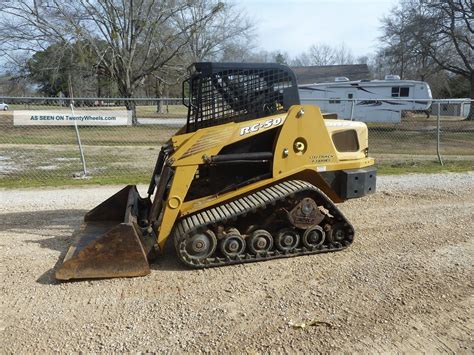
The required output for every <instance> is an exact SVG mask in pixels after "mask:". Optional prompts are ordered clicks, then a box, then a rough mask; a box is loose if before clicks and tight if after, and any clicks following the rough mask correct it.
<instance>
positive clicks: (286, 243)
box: [275, 228, 300, 252]
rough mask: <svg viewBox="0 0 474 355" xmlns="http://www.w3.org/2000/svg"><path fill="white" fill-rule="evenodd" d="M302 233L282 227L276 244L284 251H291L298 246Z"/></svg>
mask: <svg viewBox="0 0 474 355" xmlns="http://www.w3.org/2000/svg"><path fill="white" fill-rule="evenodd" d="M299 243H300V235H299V234H298V232H297V231H295V230H294V229H291V228H283V229H280V230H279V231H278V233H277V236H276V238H275V245H276V247H277V249H278V250H280V251H282V252H290V251H292V250H294V249H295V248H297V247H298V244H299Z"/></svg>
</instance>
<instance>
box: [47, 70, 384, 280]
mask: <svg viewBox="0 0 474 355" xmlns="http://www.w3.org/2000/svg"><path fill="white" fill-rule="evenodd" d="M183 97H186V99H183V100H184V104H185V105H186V106H187V107H188V118H187V123H186V125H185V126H184V127H183V128H182V129H180V130H179V131H178V132H177V133H176V134H175V135H174V136H172V137H171V139H170V140H169V141H168V142H167V143H166V144H165V145H164V146H163V147H162V148H161V151H160V154H159V156H158V159H157V162H156V165H155V168H154V171H153V174H152V178H151V182H150V185H149V188H148V197H145V198H142V197H140V196H139V194H138V191H137V188H136V187H135V186H134V185H129V186H127V187H125V188H124V189H122V190H121V191H119V192H117V193H116V194H115V195H113V196H112V197H110V198H109V199H108V200H106V201H104V202H103V203H101V204H100V205H99V206H97V207H95V208H94V209H92V210H91V211H90V212H88V213H87V214H86V216H85V218H84V222H85V223H84V224H83V226H82V227H81V230H80V232H79V236H78V239H77V241H76V242H75V243H74V245H73V246H71V248H70V249H69V251H68V253H67V255H66V257H65V259H64V263H63V264H62V265H61V266H60V267H59V269H58V270H57V271H56V278H57V279H59V280H70V279H88V278H109V277H133V276H143V275H146V274H148V273H149V272H150V268H149V261H151V260H152V259H153V258H154V257H155V256H156V255H157V254H159V253H160V252H161V251H162V250H163V248H164V245H165V243H166V241H167V240H168V239H169V238H170V237H171V238H173V240H174V245H175V248H176V254H177V257H178V258H179V260H180V261H182V262H183V263H184V264H186V265H188V266H190V267H194V268H205V267H214V266H221V265H230V264H237V263H246V262H254V261H261V260H269V259H274V258H282V257H292V256H299V255H308V254H317V253H322V252H329V251H338V250H342V249H344V248H346V247H348V246H349V245H350V244H351V243H352V241H353V239H354V229H353V227H352V226H351V224H350V222H349V221H348V220H347V219H346V218H345V217H344V215H343V214H342V213H341V211H340V210H339V209H338V208H337V207H336V205H335V203H339V202H343V201H344V200H346V199H349V198H356V197H361V196H364V195H366V194H370V193H373V192H375V181H376V170H375V168H374V160H373V159H372V158H369V157H368V137H367V135H368V131H367V127H366V125H365V124H363V123H360V122H351V121H344V120H334V119H325V118H324V116H323V115H322V114H321V112H320V110H319V108H318V107H316V106H310V105H301V104H300V100H299V95H298V86H297V83H296V78H295V75H294V74H293V72H292V71H291V70H290V69H289V68H288V67H286V66H283V65H279V64H268V63H265V64H253V63H244V64H242V63H195V64H193V65H192V66H191V67H190V77H189V78H188V79H187V80H185V82H184V83H183Z"/></svg>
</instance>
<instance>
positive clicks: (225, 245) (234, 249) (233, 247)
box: [219, 233, 245, 258]
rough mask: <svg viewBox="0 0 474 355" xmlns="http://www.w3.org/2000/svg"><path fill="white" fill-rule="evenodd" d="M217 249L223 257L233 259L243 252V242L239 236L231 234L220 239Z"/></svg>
mask: <svg viewBox="0 0 474 355" xmlns="http://www.w3.org/2000/svg"><path fill="white" fill-rule="evenodd" d="M219 248H220V250H221V252H222V254H223V255H224V256H227V257H231V258H233V257H236V256H237V255H240V254H242V253H243V252H244V251H245V240H244V238H242V236H241V235H240V234H237V233H231V234H228V235H227V236H225V237H224V238H222V239H221V241H220V243H219Z"/></svg>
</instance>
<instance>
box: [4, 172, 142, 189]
mask: <svg viewBox="0 0 474 355" xmlns="http://www.w3.org/2000/svg"><path fill="white" fill-rule="evenodd" d="M149 181H150V176H149V174H145V173H136V174H133V173H132V174H130V173H127V174H122V175H119V176H93V177H90V178H85V179H82V178H78V179H74V178H66V177H49V178H48V179H46V180H45V179H40V178H38V177H37V176H32V177H30V178H26V177H21V178H10V177H7V178H4V179H0V188H7V189H9V188H34V187H67V186H88V185H130V184H148V183H149Z"/></svg>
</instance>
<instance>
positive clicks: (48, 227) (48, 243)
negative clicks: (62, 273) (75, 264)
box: [0, 209, 87, 285]
mask: <svg viewBox="0 0 474 355" xmlns="http://www.w3.org/2000/svg"><path fill="white" fill-rule="evenodd" d="M86 213H87V210H81V209H64V210H52V211H30V212H13V213H3V214H1V215H0V218H1V219H2V223H1V224H0V232H14V233H16V234H25V235H28V236H32V237H34V236H38V237H39V239H29V240H24V242H25V243H31V244H38V245H39V246H40V247H41V248H45V249H50V250H55V251H59V253H60V256H59V258H58V260H57V261H56V264H55V265H54V267H53V268H51V269H50V270H48V271H46V272H45V273H44V274H43V275H41V276H40V277H39V278H38V279H37V280H36V281H37V282H38V283H40V284H47V285H51V284H57V283H58V282H57V281H56V279H55V278H54V271H55V270H56V268H57V267H58V266H59V265H60V264H61V263H62V260H63V259H64V256H65V255H66V252H67V250H68V248H69V246H70V244H71V243H72V241H73V239H74V237H73V233H74V231H76V230H77V229H78V228H79V227H80V225H81V223H82V221H83V218H84V215H85V214H86ZM5 237H7V236H6V235H5Z"/></svg>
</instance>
